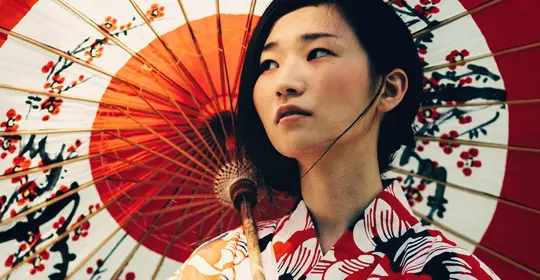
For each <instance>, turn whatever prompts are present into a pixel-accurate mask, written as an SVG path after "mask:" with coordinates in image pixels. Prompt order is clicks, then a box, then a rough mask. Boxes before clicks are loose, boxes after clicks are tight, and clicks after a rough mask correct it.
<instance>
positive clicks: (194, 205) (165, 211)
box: [137, 198, 218, 217]
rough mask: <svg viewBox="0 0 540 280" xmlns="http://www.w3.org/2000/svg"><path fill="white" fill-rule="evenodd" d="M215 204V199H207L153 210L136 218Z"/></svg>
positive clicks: (139, 214)
mask: <svg viewBox="0 0 540 280" xmlns="http://www.w3.org/2000/svg"><path fill="white" fill-rule="evenodd" d="M217 202H218V200H217V198H216V199H207V200H202V201H197V202H193V203H191V204H189V205H188V204H182V205H178V206H173V207H169V208H167V209H162V210H155V211H150V212H145V213H138V214H137V216H140V217H146V216H152V215H160V214H164V213H169V212H174V211H177V210H182V209H186V208H191V207H196V206H202V205H207V204H213V205H216V203H217Z"/></svg>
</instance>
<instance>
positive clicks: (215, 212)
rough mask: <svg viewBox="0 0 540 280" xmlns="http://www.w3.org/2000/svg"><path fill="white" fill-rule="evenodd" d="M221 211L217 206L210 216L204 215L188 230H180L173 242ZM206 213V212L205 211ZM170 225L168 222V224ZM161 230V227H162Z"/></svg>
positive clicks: (220, 207)
mask: <svg viewBox="0 0 540 280" xmlns="http://www.w3.org/2000/svg"><path fill="white" fill-rule="evenodd" d="M221 209H222V206H221V205H220V206H217V207H216V209H215V210H213V211H212V212H210V214H206V215H204V217H202V218H201V219H200V220H197V222H196V223H193V225H191V226H190V227H189V228H187V229H184V230H182V233H180V234H179V235H177V236H175V237H174V240H177V239H179V238H181V237H183V236H184V235H185V234H186V233H188V232H190V231H191V230H193V229H194V228H196V227H197V226H198V225H200V224H202V223H204V221H206V220H208V219H209V218H210V217H212V216H213V215H215V214H217V212H219V211H220V210H221ZM206 211H207V210H206ZM169 223H170V222H169ZM162 228H163V227H162Z"/></svg>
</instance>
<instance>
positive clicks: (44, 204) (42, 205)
mask: <svg viewBox="0 0 540 280" xmlns="http://www.w3.org/2000/svg"><path fill="white" fill-rule="evenodd" d="M153 159H154V158H149V159H147V160H143V161H142V162H147V161H151V160H153ZM133 167H134V166H132V167H130V168H127V169H125V170H129V169H131V168H133ZM155 171H157V172H162V171H161V169H156V170H155ZM108 177H109V176H107V175H105V176H102V177H101V178H97V179H96V178H94V179H93V180H91V181H89V182H86V183H83V184H82V185H79V187H77V188H76V189H74V190H71V191H68V192H66V193H64V194H62V195H59V196H56V197H55V198H53V199H51V200H47V201H44V202H42V203H39V204H37V205H35V206H33V207H31V208H29V209H27V210H25V211H23V212H20V213H18V214H17V215H15V216H13V217H10V218H8V219H5V220H3V221H0V226H3V225H6V224H9V223H11V222H12V221H15V220H19V219H21V218H24V217H26V216H27V215H29V214H32V213H34V212H36V211H38V210H40V209H43V208H45V207H47V206H49V205H51V204H54V203H56V202H57V201H60V200H62V199H64V198H66V197H69V196H71V195H73V194H75V193H78V192H80V191H82V190H84V189H86V188H88V187H90V186H93V185H95V184H98V183H100V182H102V181H105V180H107V178H108Z"/></svg>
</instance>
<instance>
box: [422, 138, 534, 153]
mask: <svg viewBox="0 0 540 280" xmlns="http://www.w3.org/2000/svg"><path fill="white" fill-rule="evenodd" d="M415 139H416V141H435V142H441V143H451V144H462V145H468V146H476V147H487V148H495V149H503V150H510V151H519V152H531V153H540V149H539V148H531V147H519V146H510V145H503V144H496V143H487V142H481V141H471V140H459V139H445V138H440V137H425V136H416V137H415Z"/></svg>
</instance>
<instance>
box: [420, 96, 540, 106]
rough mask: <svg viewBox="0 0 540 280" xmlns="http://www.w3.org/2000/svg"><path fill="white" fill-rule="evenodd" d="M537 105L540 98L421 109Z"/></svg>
mask: <svg viewBox="0 0 540 280" xmlns="http://www.w3.org/2000/svg"><path fill="white" fill-rule="evenodd" d="M537 103H540V98H538V99H522V100H509V101H486V102H474V103H462V104H433V105H424V106H421V107H420V109H431V108H459V107H477V106H499V105H529V104H537Z"/></svg>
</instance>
